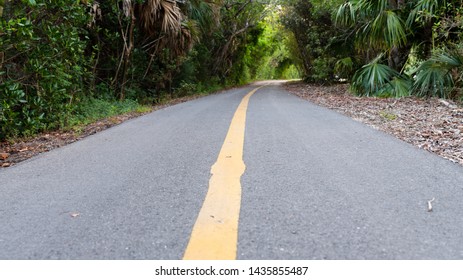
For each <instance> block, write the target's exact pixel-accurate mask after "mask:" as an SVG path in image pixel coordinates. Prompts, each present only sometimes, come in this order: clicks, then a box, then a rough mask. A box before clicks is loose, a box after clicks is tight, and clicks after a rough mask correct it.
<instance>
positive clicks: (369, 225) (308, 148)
mask: <svg viewBox="0 0 463 280" xmlns="http://www.w3.org/2000/svg"><path fill="white" fill-rule="evenodd" d="M253 87H254V86H250V87H244V88H240V89H235V90H230V91H227V92H225V93H221V94H217V95H211V96H208V97H204V98H201V99H198V100H194V101H191V102H187V103H183V104H179V105H175V106H172V107H169V108H166V109H163V110H160V111H157V112H154V113H152V114H149V115H146V116H143V117H140V118H137V119H134V120H131V121H128V122H126V123H124V124H122V125H119V126H116V127H113V128H111V129H108V130H106V131H104V132H101V133H98V134H96V135H93V136H90V137H88V138H86V139H84V140H82V141H79V142H76V143H74V144H71V145H68V146H66V147H63V148H60V149H57V150H54V151H51V152H49V153H46V154H42V155H40V156H38V157H35V158H33V159H31V160H28V161H25V162H23V163H20V164H18V165H16V166H13V167H11V168H7V169H1V170H0V259H180V258H181V257H182V255H183V252H184V250H185V247H186V244H187V242H188V240H189V235H190V233H191V229H192V227H193V224H194V222H195V219H196V216H197V214H198V213H199V209H200V207H201V205H202V202H203V199H204V197H205V194H206V191H207V186H208V181H209V177H210V168H211V165H212V164H213V163H214V162H215V161H216V159H217V155H218V153H219V150H220V148H221V146H222V142H223V140H224V139H225V135H226V133H227V130H228V126H229V124H230V121H231V118H232V116H233V113H234V111H235V109H236V107H237V106H238V104H239V102H240V101H241V98H242V97H243V96H244V95H245V94H246V93H247V92H249V91H250V90H251V89H252V88H253ZM244 162H245V164H246V167H247V168H246V172H245V174H244V175H243V177H242V188H243V193H242V207H241V215H240V227H239V244H238V259H463V232H462V229H463V168H462V167H461V166H459V165H456V164H453V163H451V162H449V161H447V160H444V159H441V158H439V157H437V156H435V155H432V154H430V153H428V152H425V151H422V150H419V149H417V148H415V147H413V146H410V145H408V144H406V143H403V142H401V141H399V140H397V139H395V138H393V137H391V136H388V135H386V134H384V133H381V132H378V131H376V130H374V129H371V128H369V127H367V126H365V125H363V124H360V123H358V122H355V121H353V120H351V119H349V118H347V117H344V116H342V115H340V114H338V113H335V112H332V111H330V110H327V109H324V108H320V107H317V106H315V105H312V104H311V103H309V102H306V101H304V100H301V99H299V98H297V97H295V96H293V95H290V94H289V93H287V92H285V91H283V90H281V89H280V88H279V87H278V86H277V85H271V86H267V87H265V88H263V89H260V90H259V91H258V92H257V93H255V94H254V95H253V96H252V97H251V100H250V104H249V108H248V115H247V124H246V137H245V147H244ZM433 197H434V198H435V201H434V203H433V206H434V210H433V211H432V212H428V211H427V201H428V200H430V199H432V198H433ZM73 216H74V217H73Z"/></svg>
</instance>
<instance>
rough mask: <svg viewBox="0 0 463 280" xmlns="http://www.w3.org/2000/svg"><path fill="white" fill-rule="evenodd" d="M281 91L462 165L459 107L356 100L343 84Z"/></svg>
mask: <svg viewBox="0 0 463 280" xmlns="http://www.w3.org/2000/svg"><path fill="white" fill-rule="evenodd" d="M285 88H286V89H287V90H288V91H290V92H292V93H294V94H296V95H297V96H299V97H301V98H303V99H306V100H309V101H311V102H313V103H315V104H318V105H321V106H323V107H327V108H330V109H334V110H335V111H338V112H340V113H343V114H345V115H347V116H349V117H351V118H353V119H354V120H357V121H360V122H363V123H366V124H368V125H370V126H372V127H374V128H376V129H379V130H381V131H384V132H386V133H389V134H392V135H394V136H396V137H397V138H399V139H402V140H404V141H406V142H408V143H410V144H413V145H415V146H417V147H419V148H422V149H424V150H427V151H430V152H433V153H436V154H438V155H439V156H442V157H444V158H446V159H449V160H451V161H453V162H457V163H459V164H461V165H463V107H461V106H458V105H457V104H455V103H453V102H451V101H448V100H441V99H435V98H434V99H427V100H425V99H418V98H415V97H407V98H401V99H393V98H375V97H356V96H353V95H351V94H349V93H348V90H347V85H334V86H316V85H307V84H303V83H289V84H286V85H285Z"/></svg>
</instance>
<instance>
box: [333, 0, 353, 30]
mask: <svg viewBox="0 0 463 280" xmlns="http://www.w3.org/2000/svg"><path fill="white" fill-rule="evenodd" d="M355 21H356V9H355V7H354V6H353V4H352V2H350V1H348V2H345V3H344V4H342V5H341V6H339V8H338V10H337V12H336V18H335V22H336V24H338V25H344V26H349V25H351V24H353V23H354V22H355Z"/></svg>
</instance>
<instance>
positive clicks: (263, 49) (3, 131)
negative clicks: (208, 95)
mask: <svg viewBox="0 0 463 280" xmlns="http://www.w3.org/2000/svg"><path fill="white" fill-rule="evenodd" d="M462 14H463V7H462V2H461V1H455V0H453V1H448V0H446V1H436V0H410V1H401V0H351V1H345V0H335V1H321V0H269V1H256V0H113V1H96V0H0V140H3V139H6V138H9V137H14V136H22V135H28V134H34V133H36V132H39V131H43V130H47V129H56V128H63V127H69V126H72V125H74V124H75V123H76V122H79V120H82V121H83V120H85V119H92V118H93V116H104V114H106V113H108V112H109V111H111V110H109V111H108V110H103V109H102V107H103V106H101V104H107V106H109V107H111V108H121V109H120V110H122V111H124V110H126V109H127V108H132V109H136V108H135V107H134V106H133V104H152V103H156V102H161V101H163V100H164V99H168V98H172V97H176V96H179V95H184V94H192V93H198V92H202V91H208V90H210V89H215V88H218V87H223V86H228V85H236V84H244V83H246V82H248V81H251V80H255V79H279V78H298V77H300V76H302V77H303V78H304V79H305V80H306V81H309V82H317V83H334V82H345V81H348V82H350V84H351V90H352V92H354V93H355V94H358V95H367V96H373V95H375V96H396V97H402V96H407V95H410V94H415V95H418V96H423V97H429V96H438V97H444V98H454V99H462V98H463V97H462V96H463V94H462V88H463V52H462V49H463V48H462V47H463V19H462ZM111 104H113V105H114V106H113V105H111ZM92 108H93V109H92ZM111 112H112V113H117V112H119V111H111Z"/></svg>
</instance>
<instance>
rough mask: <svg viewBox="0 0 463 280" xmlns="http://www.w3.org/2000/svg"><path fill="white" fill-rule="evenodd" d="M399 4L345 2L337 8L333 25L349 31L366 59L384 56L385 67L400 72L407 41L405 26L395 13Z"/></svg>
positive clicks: (361, 0) (365, 0) (370, 0)
mask: <svg viewBox="0 0 463 280" xmlns="http://www.w3.org/2000/svg"><path fill="white" fill-rule="evenodd" d="M402 5H403V4H402V3H401V1H391V0H377V1H376V0H352V1H348V2H346V3H344V4H342V5H341V6H340V7H339V8H338V11H337V13H336V23H337V24H338V25H342V26H347V27H350V28H351V29H352V33H353V34H354V35H355V41H356V45H357V48H358V49H361V50H362V51H364V52H366V57H367V59H368V58H369V57H371V56H372V55H373V56H376V55H378V54H379V53H386V54H388V64H389V67H391V68H392V69H394V70H396V71H401V68H402V66H403V64H404V63H405V61H406V55H402V54H401V52H404V47H406V45H407V42H408V38H407V35H408V30H407V26H406V24H405V21H404V20H403V19H402V17H401V14H399V11H400V8H401V7H402ZM365 46H366V48H365ZM365 49H366V50H365ZM405 52H407V50H405Z"/></svg>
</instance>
